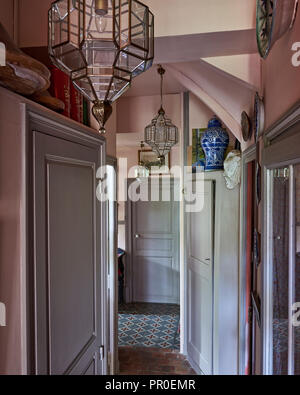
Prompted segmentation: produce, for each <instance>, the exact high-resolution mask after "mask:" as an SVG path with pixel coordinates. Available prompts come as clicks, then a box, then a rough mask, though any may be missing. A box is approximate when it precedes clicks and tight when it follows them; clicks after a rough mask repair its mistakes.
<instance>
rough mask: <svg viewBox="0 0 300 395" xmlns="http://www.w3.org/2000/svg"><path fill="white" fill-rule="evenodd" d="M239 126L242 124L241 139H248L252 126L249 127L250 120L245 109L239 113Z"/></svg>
mask: <svg viewBox="0 0 300 395" xmlns="http://www.w3.org/2000/svg"><path fill="white" fill-rule="evenodd" d="M241 126H242V134H243V139H244V141H248V140H250V139H251V135H252V127H251V121H250V118H249V116H248V114H247V113H246V111H243V112H242V115H241Z"/></svg>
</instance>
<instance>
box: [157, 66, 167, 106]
mask: <svg viewBox="0 0 300 395" xmlns="http://www.w3.org/2000/svg"><path fill="white" fill-rule="evenodd" d="M157 72H158V74H159V75H160V110H163V83H164V74H165V72H166V71H165V69H164V68H163V67H162V66H161V65H159V66H158V70H157Z"/></svg>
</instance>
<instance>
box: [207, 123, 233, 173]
mask: <svg viewBox="0 0 300 395" xmlns="http://www.w3.org/2000/svg"><path fill="white" fill-rule="evenodd" d="M201 144H202V148H203V151H204V153H205V171H215V170H223V169H224V159H225V153H226V150H227V148H228V145H229V135H228V133H227V132H226V130H225V129H223V128H222V124H221V122H220V121H219V120H218V118H217V117H213V118H212V119H211V120H210V121H209V122H208V129H207V130H206V131H205V133H204V134H203V136H202V138H201Z"/></svg>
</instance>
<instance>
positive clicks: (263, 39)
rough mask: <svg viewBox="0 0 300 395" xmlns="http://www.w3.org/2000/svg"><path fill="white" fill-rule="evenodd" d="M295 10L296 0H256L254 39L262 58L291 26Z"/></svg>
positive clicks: (294, 17)
mask: <svg viewBox="0 0 300 395" xmlns="http://www.w3.org/2000/svg"><path fill="white" fill-rule="evenodd" d="M297 8H298V0H256V39H257V45H258V51H259V53H260V56H261V57H262V58H264V59H265V58H266V57H267V56H268V54H269V52H270V49H271V48H272V46H273V45H274V43H275V42H276V41H277V40H278V39H279V38H280V37H282V36H283V35H284V34H285V33H286V32H287V31H288V29H290V28H291V27H292V26H293V23H294V22H295V19H296V14H297Z"/></svg>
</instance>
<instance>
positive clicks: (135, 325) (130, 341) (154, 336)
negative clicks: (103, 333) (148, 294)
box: [119, 303, 180, 350]
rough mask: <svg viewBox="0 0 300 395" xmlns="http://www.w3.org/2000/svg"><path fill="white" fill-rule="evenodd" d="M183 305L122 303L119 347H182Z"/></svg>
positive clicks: (174, 348) (175, 348)
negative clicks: (181, 317) (180, 315)
mask: <svg viewBox="0 0 300 395" xmlns="http://www.w3.org/2000/svg"><path fill="white" fill-rule="evenodd" d="M179 314H180V308H179V306H177V305H171V304H158V303H157V304H156V303H132V304H127V305H126V304H122V305H120V306H119V346H135V347H157V348H164V349H166V348H168V349H172V350H179V349H180V336H179Z"/></svg>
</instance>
